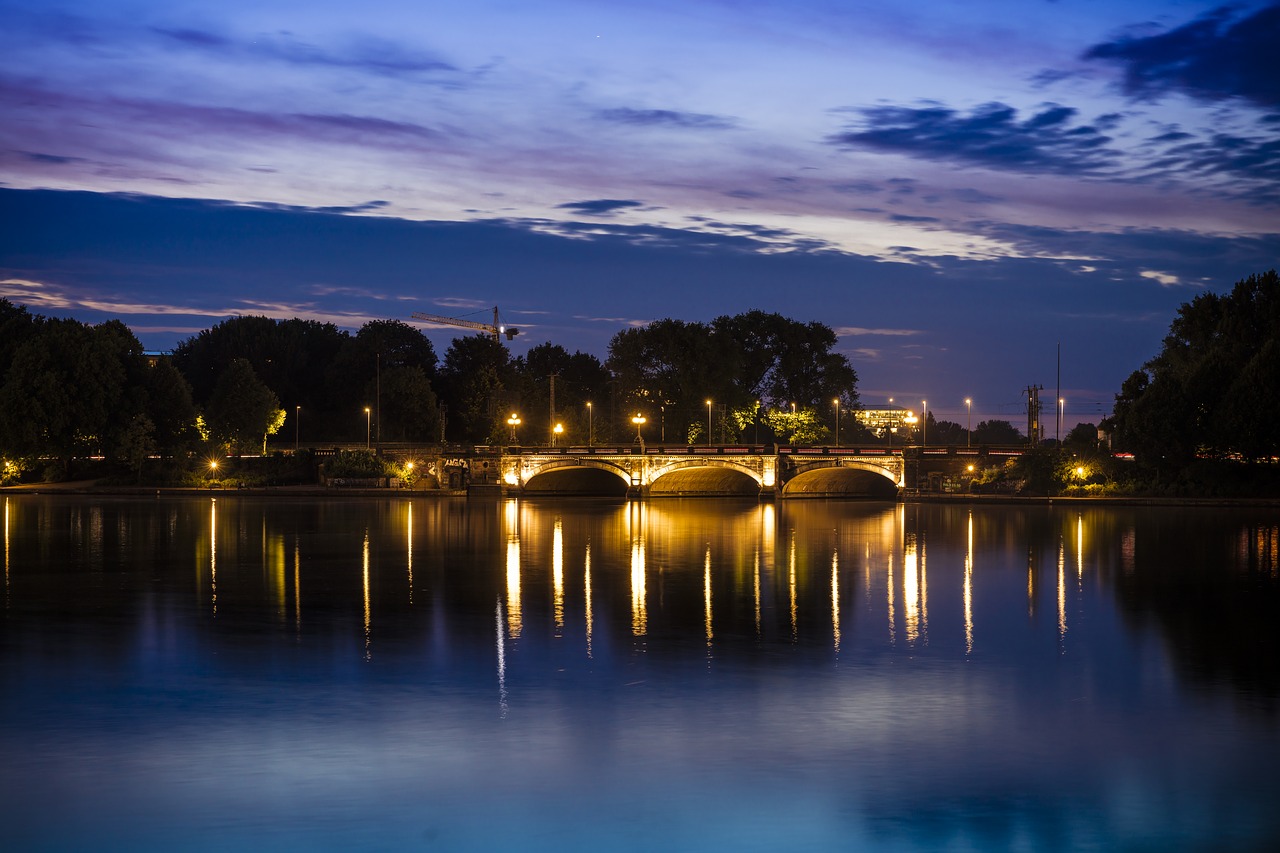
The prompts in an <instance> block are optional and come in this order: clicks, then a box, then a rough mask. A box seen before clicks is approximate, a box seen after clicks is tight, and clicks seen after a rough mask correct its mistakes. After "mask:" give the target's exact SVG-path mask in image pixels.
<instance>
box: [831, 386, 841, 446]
mask: <svg viewBox="0 0 1280 853" xmlns="http://www.w3.org/2000/svg"><path fill="white" fill-rule="evenodd" d="M831 402H833V403H835V404H836V447H839V446H840V398H839V397H836V398H835V399H834V400H832V401H831Z"/></svg>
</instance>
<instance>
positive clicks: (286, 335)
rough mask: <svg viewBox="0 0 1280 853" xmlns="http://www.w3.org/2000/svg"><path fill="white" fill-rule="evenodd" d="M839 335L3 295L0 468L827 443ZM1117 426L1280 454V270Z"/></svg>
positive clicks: (1173, 474)
mask: <svg viewBox="0 0 1280 853" xmlns="http://www.w3.org/2000/svg"><path fill="white" fill-rule="evenodd" d="M835 344H836V335H835V333H834V332H833V330H832V329H830V328H829V327H827V326H826V325H824V324H822V323H818V322H810V323H802V322H799V321H796V320H792V319H789V318H786V317H783V316H781V315H778V314H771V313H766V312H763V311H747V312H744V313H741V314H737V315H733V316H724V317H719V318H716V319H715V320H712V321H711V322H709V323H702V322H686V321H682V320H675V319H664V320H658V321H655V322H653V323H649V324H648V325H646V326H643V327H639V328H629V329H624V330H622V331H619V332H618V333H617V334H615V335H614V336H613V338H612V340H611V341H610V343H609V348H608V356H607V358H606V359H605V360H604V361H603V362H602V361H601V360H599V359H598V358H596V357H595V356H594V355H591V354H589V353H583V352H572V353H570V352H569V351H568V350H566V349H565V348H564V347H562V346H559V345H557V344H552V343H544V344H540V345H538V346H535V347H533V348H532V349H530V350H529V351H528V352H526V353H525V354H524V355H521V356H512V355H511V354H510V352H509V351H508V350H507V348H506V346H504V345H503V344H502V343H500V342H499V341H497V340H494V339H493V338H490V337H484V336H465V337H458V338H455V339H454V340H453V342H452V343H451V344H450V345H449V347H448V349H447V350H446V352H445V353H444V356H443V358H437V355H436V352H435V349H434V347H433V346H432V344H431V341H430V340H429V339H428V338H427V337H426V336H425V335H423V334H422V332H421V331H420V330H418V329H417V328H414V327H412V326H409V325H408V324H406V323H403V322H400V321H397V320H377V321H372V322H369V323H366V324H365V325H363V326H362V327H361V328H360V329H359V330H358V331H356V332H355V333H350V332H347V331H344V330H341V329H339V328H337V327H336V326H334V325H333V324H331V323H319V322H316V321H312V320H302V319H290V320H274V319H270V318H267V317H233V318H230V319H228V320H225V321H223V322H221V323H218V324H217V325H215V326H213V327H211V328H209V329H206V330H204V331H202V332H200V333H199V334H197V335H194V336H193V337H191V338H188V339H186V340H184V341H182V342H181V343H180V344H179V345H178V346H177V347H176V348H175V349H174V351H173V352H172V353H171V354H169V355H167V356H163V357H159V358H156V357H149V356H148V355H147V354H146V353H144V352H143V349H142V346H141V344H140V343H139V342H138V340H137V338H136V337H135V336H134V334H133V333H132V332H131V331H130V330H129V328H128V327H127V326H125V325H124V324H123V323H122V322H120V321H119V320H110V321H107V322H104V323H100V324H97V325H90V324H86V323H82V322H80V321H77V320H70V319H58V318H48V317H43V316H40V315H36V314H32V313H30V312H29V311H28V310H27V309H26V308H25V307H24V306H21V305H16V304H14V303H12V302H10V301H9V300H7V299H0V457H2V458H3V460H5V465H6V466H7V468H6V469H5V470H4V471H0V479H5V478H8V479H12V478H13V476H15V471H19V470H20V469H22V468H23V467H27V468H30V467H31V466H32V465H34V464H35V462H36V460H44V461H45V463H51V465H52V469H53V470H52V471H51V472H49V473H50V475H51V476H56V475H57V474H58V473H59V472H61V473H62V474H65V473H66V472H67V470H68V469H69V467H70V465H71V462H72V460H74V459H77V458H84V457H90V456H93V457H105V458H106V459H108V460H111V461H113V462H115V463H119V464H125V465H128V466H129V467H130V468H134V469H139V470H140V468H141V465H142V464H143V462H142V461H143V460H145V459H147V458H150V457H153V456H159V457H161V458H163V459H169V460H174V461H175V462H177V461H180V460H185V459H186V458H188V457H189V456H190V454H191V453H193V452H194V451H196V450H198V449H202V448H205V449H209V450H210V451H212V452H217V453H231V454H239V453H250V452H261V451H262V450H263V448H264V447H265V443H266V441H267V439H268V438H269V437H270V436H273V435H274V436H276V440H277V441H280V440H287V439H289V438H293V439H295V440H297V441H298V442H299V443H300V444H301V445H303V446H309V445H313V444H323V443H327V442H341V443H348V444H349V443H358V442H360V441H363V440H365V439H369V440H370V441H371V442H377V441H397V442H399V441H409V442H452V443H459V444H504V443H506V442H508V441H510V440H511V438H512V433H513V432H514V433H515V440H516V441H517V442H519V443H523V444H529V445H539V444H549V443H551V442H552V441H560V442H563V443H565V444H585V443H587V442H588V441H594V442H596V443H621V442H628V441H630V440H632V439H633V438H634V436H635V435H636V432H637V425H636V424H635V423H634V422H633V418H635V417H636V416H643V417H644V418H645V423H644V425H643V427H642V434H643V436H644V437H645V438H646V439H647V440H649V441H651V442H652V441H666V442H669V443H677V442H690V443H702V442H706V441H711V442H716V443H725V442H753V443H756V442H759V443H771V442H775V441H776V442H782V443H794V444H811V443H820V442H829V441H831V440H832V439H833V438H834V435H833V433H834V428H835V415H836V412H837V411H840V412H844V413H848V412H850V411H851V410H853V409H855V408H857V406H858V392H857V379H858V377H857V373H856V372H855V370H854V369H853V367H852V365H851V364H850V363H849V361H848V360H847V359H846V358H845V357H844V356H843V355H840V354H839V353H837V352H835V351H834V347H835ZM512 415H516V416H517V417H518V418H519V421H520V423H519V425H518V426H514V425H513V424H510V423H509V422H508V421H509V420H511V419H512ZM928 417H929V421H928V424H927V427H926V428H927V431H928V435H929V436H930V440H931V443H934V442H936V443H938V444H961V443H964V442H966V441H972V442H973V443H975V444H1012V443H1018V442H1021V441H1023V440H1025V439H1024V438H1023V437H1022V436H1021V435H1020V434H1019V433H1018V431H1017V430H1016V429H1015V428H1014V427H1013V426H1012V425H1011V424H1009V423H1008V422H1007V421H984V422H982V423H980V424H978V426H977V428H976V429H974V431H973V433H972V434H971V435H970V434H969V433H968V431H967V430H966V429H965V428H963V427H962V426H961V425H959V424H954V423H951V422H948V421H934V420H933V417H932V414H930V415H929V416H928ZM556 424H559V425H560V426H561V429H562V431H561V432H559V433H556V432H554V427H555V426H556ZM513 426H514V429H513ZM1101 426H1102V427H1103V429H1104V430H1105V431H1106V432H1108V433H1109V434H1110V435H1111V436H1112V447H1111V449H1114V450H1116V451H1127V452H1129V453H1132V454H1133V456H1134V457H1135V460H1134V465H1133V466H1131V467H1132V469H1133V470H1134V471H1136V472H1137V474H1136V479H1137V480H1138V481H1143V480H1144V479H1145V481H1148V482H1150V483H1157V484H1158V483H1164V484H1168V483H1171V482H1176V481H1178V480H1179V478H1182V479H1183V480H1186V481H1187V482H1191V480H1188V479H1187V478H1188V476H1189V475H1188V473H1187V472H1189V471H1194V470H1197V469H1203V468H1204V467H1205V465H1206V463H1231V464H1237V465H1238V464H1239V463H1259V462H1274V461H1275V460H1276V459H1277V458H1280V281H1278V280H1277V275H1276V272H1275V271H1274V270H1271V271H1269V272H1267V273H1263V274H1260V275H1252V276H1250V277H1248V278H1247V279H1244V280H1242V281H1240V282H1238V283H1237V284H1236V285H1235V287H1234V288H1233V289H1232V291H1231V292H1230V293H1227V294H1224V295H1217V294H1213V293H1204V294H1201V295H1199V296H1196V297H1195V298H1194V299H1193V300H1191V301H1190V302H1188V303H1186V304H1184V305H1182V306H1181V307H1180V308H1179V309H1178V311H1177V315H1176V317H1175V318H1174V320H1173V322H1172V324H1171V325H1170V328H1169V334H1168V335H1167V336H1166V338H1165V339H1164V342H1163V346H1162V349H1161V351H1160V352H1159V353H1158V354H1157V355H1156V356H1155V357H1154V358H1152V359H1151V360H1150V361H1148V362H1147V363H1146V364H1144V365H1142V366H1141V367H1140V368H1139V369H1138V370H1135V371H1134V372H1133V373H1132V374H1131V375H1130V376H1129V377H1128V378H1127V379H1126V380H1125V381H1124V383H1123V385H1122V387H1121V389H1120V392H1119V393H1118V394H1117V395H1116V403H1115V408H1114V413H1113V415H1112V417H1110V418H1108V419H1105V420H1104V421H1103V423H1102V424H1101ZM840 430H841V438H842V439H843V440H844V441H845V442H848V443H854V442H858V441H868V440H871V436H869V435H868V434H867V433H866V432H865V431H864V430H863V429H862V427H861V426H860V425H859V424H858V423H857V421H856V420H855V419H854V418H852V417H848V416H847V414H846V416H845V417H843V418H842V419H841V420H840ZM1078 432H1079V435H1073V436H1070V437H1069V439H1068V441H1067V442H1065V448H1066V449H1065V454H1064V450H1063V449H1062V448H1057V449H1054V451H1053V452H1054V453H1056V454H1057V455H1056V456H1053V453H1050V454H1048V455H1046V454H1045V453H1042V454H1040V455H1041V456H1045V459H1043V460H1040V461H1037V459H1039V457H1036V458H1034V459H1029V460H1028V462H1027V465H1039V466H1040V468H1042V469H1043V472H1042V473H1044V472H1047V473H1044V477H1045V478H1047V479H1045V482H1046V483H1048V484H1049V486H1048V488H1053V484H1054V483H1057V484H1058V485H1061V484H1062V483H1065V482H1067V481H1069V479H1070V478H1071V477H1073V476H1074V477H1079V476H1080V475H1079V472H1080V470H1081V466H1080V465H1079V464H1078V460H1079V459H1080V458H1081V457H1082V456H1083V455H1086V454H1089V453H1092V454H1093V455H1094V456H1095V457H1096V458H1095V459H1094V460H1093V461H1094V462H1095V463H1096V466H1095V467H1096V469H1097V470H1102V469H1103V467H1104V465H1103V461H1104V460H1103V459H1102V454H1101V453H1098V452H1096V450H1095V448H1096V443H1095V442H1094V441H1093V438H1092V433H1093V425H1082V426H1081V427H1080V428H1078ZM1050 456H1053V458H1049V457H1050ZM1067 457H1070V459H1075V460H1077V462H1072V461H1070V459H1068V458H1067ZM1024 467H1026V466H1024ZM1107 467H1111V468H1114V466H1107ZM1272 467H1274V465H1273V466H1272ZM1037 470H1039V469H1037ZM1113 474H1114V471H1113ZM1037 476H1039V475H1037ZM1108 476H1112V475H1110V474H1109V475H1108ZM1116 476H1118V475H1116ZM1128 476H1130V478H1131V479H1135V477H1134V475H1132V474H1130V475H1128ZM1042 479H1044V478H1042ZM1191 479H1192V480H1194V477H1192V478H1191Z"/></svg>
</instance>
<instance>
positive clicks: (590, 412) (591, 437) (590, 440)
mask: <svg viewBox="0 0 1280 853" xmlns="http://www.w3.org/2000/svg"><path fill="white" fill-rule="evenodd" d="M594 414H595V410H594V409H593V408H592V407H591V404H590V403H587V447H590V446H591V445H592V444H594V443H595V435H596V422H595V417H594Z"/></svg>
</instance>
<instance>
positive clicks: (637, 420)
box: [631, 412, 645, 444]
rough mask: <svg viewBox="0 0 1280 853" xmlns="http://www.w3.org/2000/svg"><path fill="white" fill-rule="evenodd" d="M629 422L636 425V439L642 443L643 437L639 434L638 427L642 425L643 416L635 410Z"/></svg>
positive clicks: (643, 421)
mask: <svg viewBox="0 0 1280 853" xmlns="http://www.w3.org/2000/svg"><path fill="white" fill-rule="evenodd" d="M631 422H632V423H633V424H635V425H636V441H638V442H640V443H641V444H644V438H643V437H642V436H641V435H640V427H642V426H644V423H645V416H644V415H642V414H640V413H639V412H636V413H635V416H633V417H632V418H631Z"/></svg>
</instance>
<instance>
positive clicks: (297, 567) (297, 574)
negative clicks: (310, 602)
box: [293, 535, 302, 631]
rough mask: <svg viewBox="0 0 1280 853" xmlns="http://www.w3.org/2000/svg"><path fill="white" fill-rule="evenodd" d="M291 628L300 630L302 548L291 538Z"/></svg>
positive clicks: (296, 540) (295, 539) (294, 538)
mask: <svg viewBox="0 0 1280 853" xmlns="http://www.w3.org/2000/svg"><path fill="white" fill-rule="evenodd" d="M293 627H294V630H296V631H301V630H302V547H301V545H299V543H298V537H297V536H296V535H295V536H294V537H293Z"/></svg>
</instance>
